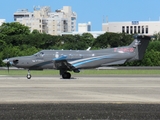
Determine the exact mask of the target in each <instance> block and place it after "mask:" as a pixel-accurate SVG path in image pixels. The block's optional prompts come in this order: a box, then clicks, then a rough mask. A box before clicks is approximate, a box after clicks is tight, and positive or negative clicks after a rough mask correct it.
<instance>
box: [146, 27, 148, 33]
mask: <svg viewBox="0 0 160 120" xmlns="http://www.w3.org/2000/svg"><path fill="white" fill-rule="evenodd" d="M146 34H148V25H146Z"/></svg>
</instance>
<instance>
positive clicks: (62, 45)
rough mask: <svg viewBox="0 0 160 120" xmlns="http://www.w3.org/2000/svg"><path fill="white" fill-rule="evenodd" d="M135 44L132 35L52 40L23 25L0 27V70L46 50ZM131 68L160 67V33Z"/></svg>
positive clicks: (7, 24)
mask: <svg viewBox="0 0 160 120" xmlns="http://www.w3.org/2000/svg"><path fill="white" fill-rule="evenodd" d="M132 41H133V37H132V35H127V34H125V33H107V32H106V33H104V34H103V35H100V36H99V37H97V38H96V39H95V38H94V37H93V36H92V35H91V34H90V33H84V34H82V35H81V36H80V35H64V36H52V35H48V34H45V33H39V31H37V30H34V31H32V32H30V29H29V27H26V26H24V25H22V24H20V23H17V22H12V23H4V24H3V25H2V26H0V66H5V65H4V63H2V60H3V59H5V58H9V57H15V56H25V55H32V54H34V53H36V52H38V51H39V50H42V49H64V50H66V49H67V50H68V49H72V50H77V49H78V50H82V49H87V48H88V47H91V48H92V49H103V48H108V47H117V46H126V45H129V44H130V43H131V42H132ZM124 65H127V66H128V65H129V66H159V65H160V33H158V34H156V35H155V37H154V40H153V41H151V42H150V44H149V46H148V48H147V51H146V54H145V57H144V59H143V60H142V61H136V62H131V63H127V64H124Z"/></svg>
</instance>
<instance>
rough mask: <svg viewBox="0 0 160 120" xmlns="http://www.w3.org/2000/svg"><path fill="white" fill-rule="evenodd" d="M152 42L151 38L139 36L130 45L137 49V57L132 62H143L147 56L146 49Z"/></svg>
mask: <svg viewBox="0 0 160 120" xmlns="http://www.w3.org/2000/svg"><path fill="white" fill-rule="evenodd" d="M150 40H151V37H150V36H145V35H137V36H135V40H134V41H133V42H132V43H131V44H130V45H129V46H130V47H134V48H135V52H136V55H135V57H134V58H133V59H132V60H142V59H143V56H144V54H145V51H146V48H147V46H148V44H149V41H150Z"/></svg>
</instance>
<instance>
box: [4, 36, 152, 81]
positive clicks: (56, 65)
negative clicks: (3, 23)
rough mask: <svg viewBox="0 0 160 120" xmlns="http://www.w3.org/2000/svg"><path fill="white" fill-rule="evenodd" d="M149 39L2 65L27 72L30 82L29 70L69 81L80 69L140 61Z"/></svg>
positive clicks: (47, 54) (43, 54)
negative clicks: (53, 72) (55, 72)
mask: <svg viewBox="0 0 160 120" xmlns="http://www.w3.org/2000/svg"><path fill="white" fill-rule="evenodd" d="M150 39H151V38H150V37H149V36H143V35H137V36H136V37H135V39H134V41H133V42H132V43H131V44H130V45H129V46H124V47H117V48H108V49H102V50H89V49H88V50H42V51H40V52H38V53H36V54H34V55H31V56H22V57H13V58H8V59H5V60H3V62H4V63H7V65H9V64H10V65H12V66H15V67H17V68H24V69H27V70H28V74H27V78H28V79H30V78H31V74H30V72H29V70H43V69H56V70H59V71H60V75H62V78H63V79H70V78H71V74H70V73H69V72H68V71H73V72H76V73H79V72H80V69H89V68H97V67H101V66H108V65H116V64H124V63H125V62H130V61H134V60H141V59H142V58H143V56H144V53H145V50H146V48H147V46H148V43H149V41H150ZM8 68H9V66H8Z"/></svg>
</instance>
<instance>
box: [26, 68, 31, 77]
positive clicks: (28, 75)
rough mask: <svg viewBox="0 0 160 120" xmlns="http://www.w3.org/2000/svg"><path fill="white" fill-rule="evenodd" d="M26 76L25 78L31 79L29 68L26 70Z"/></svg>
mask: <svg viewBox="0 0 160 120" xmlns="http://www.w3.org/2000/svg"><path fill="white" fill-rule="evenodd" d="M26 77H27V79H31V77H32V76H31V74H30V72H29V70H28V74H27V76H26Z"/></svg>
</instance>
